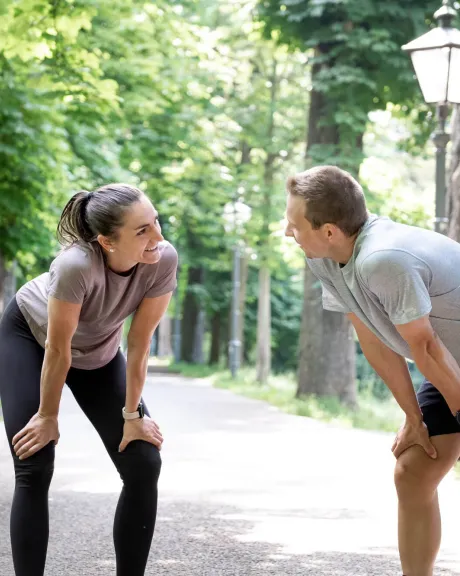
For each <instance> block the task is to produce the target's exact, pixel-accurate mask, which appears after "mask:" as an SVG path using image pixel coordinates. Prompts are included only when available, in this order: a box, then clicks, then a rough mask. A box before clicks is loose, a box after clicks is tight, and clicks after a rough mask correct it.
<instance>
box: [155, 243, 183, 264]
mask: <svg viewBox="0 0 460 576" xmlns="http://www.w3.org/2000/svg"><path fill="white" fill-rule="evenodd" d="M159 249H160V254H161V258H160V260H159V262H158V263H159V265H160V266H162V267H164V268H172V267H174V266H177V261H178V254H177V250H176V249H175V248H174V246H173V245H172V244H171V243H170V242H168V241H167V240H164V241H163V242H161V243H160V247H159Z"/></svg>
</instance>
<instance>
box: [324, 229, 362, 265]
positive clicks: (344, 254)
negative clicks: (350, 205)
mask: <svg viewBox="0 0 460 576" xmlns="http://www.w3.org/2000/svg"><path fill="white" fill-rule="evenodd" d="M357 238H358V234H355V235H354V236H351V237H350V238H348V239H347V242H346V244H345V245H344V246H341V247H340V248H338V249H337V251H334V253H333V254H331V255H330V258H331V259H332V260H334V262H337V264H341V265H343V266H345V264H348V262H349V261H350V260H351V258H352V256H353V251H354V249H355V243H356V239H357Z"/></svg>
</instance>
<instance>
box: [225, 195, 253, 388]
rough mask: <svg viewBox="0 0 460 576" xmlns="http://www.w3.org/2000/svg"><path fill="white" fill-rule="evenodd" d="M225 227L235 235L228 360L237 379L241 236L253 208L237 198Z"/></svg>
mask: <svg viewBox="0 0 460 576" xmlns="http://www.w3.org/2000/svg"><path fill="white" fill-rule="evenodd" d="M223 217H224V227H225V230H226V232H227V233H230V234H232V235H233V242H234V245H233V283H232V284H233V285H232V314H231V327H230V341H229V343H228V359H229V366H230V371H231V373H232V377H233V378H236V376H237V373H238V370H239V367H240V355H241V341H240V338H239V332H240V330H239V329H240V323H241V314H240V283H241V280H240V259H241V246H240V244H241V240H240V238H241V235H242V232H243V229H244V225H245V224H246V223H247V222H248V221H249V220H250V218H251V208H250V207H249V206H248V205H247V204H244V202H242V201H240V200H238V199H236V198H235V200H234V201H233V202H229V203H228V204H226V205H225V207H224V214H223Z"/></svg>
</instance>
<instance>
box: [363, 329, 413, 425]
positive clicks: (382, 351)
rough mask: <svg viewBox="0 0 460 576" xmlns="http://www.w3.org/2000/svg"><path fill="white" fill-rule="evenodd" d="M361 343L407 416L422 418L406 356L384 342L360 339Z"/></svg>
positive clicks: (366, 355)
mask: <svg viewBox="0 0 460 576" xmlns="http://www.w3.org/2000/svg"><path fill="white" fill-rule="evenodd" d="M360 344H361V349H362V351H363V353H364V356H365V357H366V359H367V361H368V362H369V364H370V365H371V366H372V368H373V369H374V370H375V371H376V372H377V374H378V375H379V376H380V378H381V379H382V380H383V381H384V382H385V384H386V385H387V386H388V388H389V389H390V390H391V392H392V394H393V396H394V397H395V400H396V401H397V403H398V404H399V405H400V406H401V408H402V410H403V411H404V412H405V414H406V416H407V418H408V419H416V420H420V419H421V412H420V407H419V405H418V402H417V397H416V395H415V390H414V386H413V384H412V379H411V377H410V373H409V369H408V367H407V362H406V360H405V358H403V357H402V356H400V355H399V354H397V353H396V352H394V351H393V350H391V349H390V348H388V347H387V346H385V344H383V343H382V342H370V343H369V342H365V341H364V342H363V341H361V340H360Z"/></svg>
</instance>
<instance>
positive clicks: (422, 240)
mask: <svg viewBox="0 0 460 576" xmlns="http://www.w3.org/2000/svg"><path fill="white" fill-rule="evenodd" d="M307 262H308V265H309V267H310V269H311V270H312V272H313V274H314V275H315V276H316V277H317V278H318V279H319V280H320V281H321V284H322V288H323V308H324V309H326V310H331V311H333V312H343V313H350V312H352V313H354V314H356V316H357V317H358V318H359V319H360V320H361V321H362V322H363V323H364V324H365V325H366V326H367V327H368V328H370V330H372V332H374V334H376V335H377V336H378V337H379V338H380V340H381V341H382V342H383V343H384V344H386V345H387V346H388V347H389V348H391V349H392V350H394V351H395V352H397V353H398V354H400V355H402V356H404V357H406V358H411V352H410V349H409V346H408V345H407V343H406V342H405V340H404V339H403V338H402V337H401V336H400V335H399V333H398V331H397V330H396V328H395V325H398V324H407V323H408V322H412V321H413V320H417V319H419V318H421V317H423V316H426V315H427V314H429V317H430V321H431V324H432V325H433V328H434V329H435V331H436V332H437V334H438V335H439V337H440V338H441V340H442V342H443V343H444V344H445V346H446V347H447V349H448V350H449V351H450V352H451V354H452V355H453V356H454V358H455V359H456V361H457V362H458V363H459V364H460V244H458V243H457V242H454V241H453V240H451V239H449V238H447V237H446V236H443V235H442V234H437V233H436V232H432V231H430V230H424V229H422V228H416V227H414V226H407V225H405V224H398V223H396V222H393V221H392V220H390V219H389V218H385V217H377V216H375V215H371V216H370V217H369V219H368V220H367V222H366V224H365V225H364V227H363V229H362V230H361V232H360V234H359V236H358V238H357V240H356V243H355V246H354V251H353V256H352V258H351V259H350V260H349V262H348V263H347V264H345V265H344V266H341V265H339V264H338V263H336V262H334V261H333V260H330V259H328V258H315V259H309V258H307Z"/></svg>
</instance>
